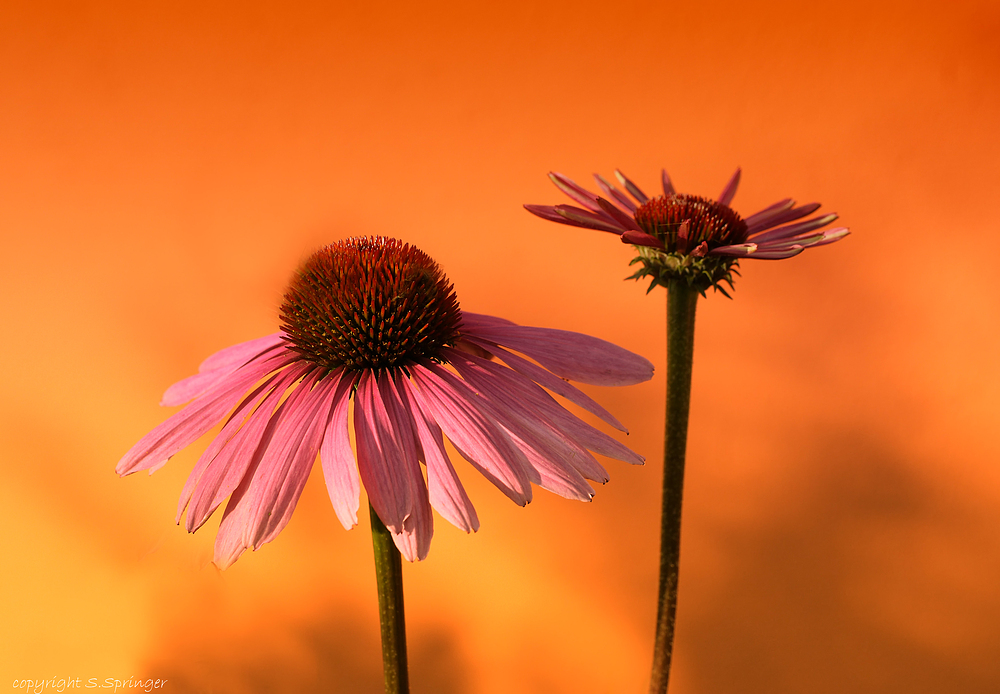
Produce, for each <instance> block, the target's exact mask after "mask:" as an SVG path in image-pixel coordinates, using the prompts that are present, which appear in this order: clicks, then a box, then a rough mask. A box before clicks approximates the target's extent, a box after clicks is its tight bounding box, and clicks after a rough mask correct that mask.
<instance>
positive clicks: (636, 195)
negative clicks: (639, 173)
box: [615, 169, 649, 205]
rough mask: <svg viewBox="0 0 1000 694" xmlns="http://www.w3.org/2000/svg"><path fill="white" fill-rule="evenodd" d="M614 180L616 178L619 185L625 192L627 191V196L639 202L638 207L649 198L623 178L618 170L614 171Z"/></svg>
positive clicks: (623, 175)
mask: <svg viewBox="0 0 1000 694" xmlns="http://www.w3.org/2000/svg"><path fill="white" fill-rule="evenodd" d="M615 178H617V179H618V182H619V183H621V184H622V186H623V187H624V188H625V190H627V191H628V193H629V195H631V196H632V197H633V198H635V199H636V200H638V201H639V204H640V205H641V204H644V203H646V202H647V201H648V200H649V196H648V195H646V194H645V193H643V192H642V191H641V190H639V186H637V185H636V184H634V183H632V181H630V180H628V179H627V178H625V174H623V173H622V172H621V171H620V170H619V169H615Z"/></svg>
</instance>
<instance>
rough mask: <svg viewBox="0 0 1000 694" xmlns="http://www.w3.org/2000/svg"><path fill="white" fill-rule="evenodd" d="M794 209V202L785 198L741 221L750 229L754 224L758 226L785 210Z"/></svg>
mask: <svg viewBox="0 0 1000 694" xmlns="http://www.w3.org/2000/svg"><path fill="white" fill-rule="evenodd" d="M793 207H795V201H794V200H792V199H791V198H785V199H784V200H779V201H778V202H776V203H774V204H773V205H768V206H767V207H765V208H764V209H763V210H760V211H759V212H754V213H753V214H752V215H750V216H749V217H747V218H746V219H744V220H743V221H744V222H746V223H747V226H748V227H752V226H753V225H754V224H759V223H761V222H762V221H764V220H766V219H768V218H769V217H773V216H774V215H776V214H780V213H781V212H784V211H786V210H790V209H792V208H793Z"/></svg>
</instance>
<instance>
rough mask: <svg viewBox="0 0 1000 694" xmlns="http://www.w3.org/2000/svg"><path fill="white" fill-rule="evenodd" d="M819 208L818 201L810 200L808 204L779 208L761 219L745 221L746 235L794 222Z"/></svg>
mask: <svg viewBox="0 0 1000 694" xmlns="http://www.w3.org/2000/svg"><path fill="white" fill-rule="evenodd" d="M819 208H820V204H819V203H818V202H811V203H809V204H808V205H802V206H801V207H793V208H791V209H787V210H779V211H778V212H775V213H774V214H770V215H768V216H766V217H762V218H761V219H757V220H755V221H754V222H753V223H752V224H751V223H750V222H747V235H750V236H752V235H753V234H758V233H760V232H762V231H767V230H768V229H771V228H773V227H776V226H778V225H781V224H788V223H789V222H794V221H795V220H796V219H801V218H803V217H807V216H809V215H811V214H812V213H813V212H815V211H816V210H818V209H819Z"/></svg>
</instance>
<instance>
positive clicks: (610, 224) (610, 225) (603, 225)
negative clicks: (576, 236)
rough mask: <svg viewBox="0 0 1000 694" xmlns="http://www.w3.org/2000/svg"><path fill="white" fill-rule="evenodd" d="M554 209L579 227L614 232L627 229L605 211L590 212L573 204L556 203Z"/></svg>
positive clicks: (618, 232)
mask: <svg viewBox="0 0 1000 694" xmlns="http://www.w3.org/2000/svg"><path fill="white" fill-rule="evenodd" d="M553 209H555V211H556V212H558V213H559V214H561V215H562V216H563V217H565V218H566V219H568V220H569V221H571V222H572V223H573V224H575V225H576V226H578V227H583V228H585V229H595V230H597V231H607V232H610V233H612V234H620V233H622V232H623V231H625V228H624V227H623V226H622V225H621V224H619V223H618V222H616V221H615V220H614V219H612V218H611V217H609V216H608V215H606V214H603V212H602V213H601V214H598V213H596V212H588V211H587V210H583V209H580V208H579V207H573V206H572V205H556V206H555V208H553Z"/></svg>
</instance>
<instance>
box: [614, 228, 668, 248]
mask: <svg viewBox="0 0 1000 694" xmlns="http://www.w3.org/2000/svg"><path fill="white" fill-rule="evenodd" d="M622 243H631V244H632V245H633V246H648V247H650V248H659V249H661V250H663V249H665V248H666V246H665V245H664V244H663V241H660V239H658V238H656V237H655V236H653V235H651V234H647V233H646V232H644V231H633V230H631V229H630V230H629V231H626V232H625V233H624V234H622Z"/></svg>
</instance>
